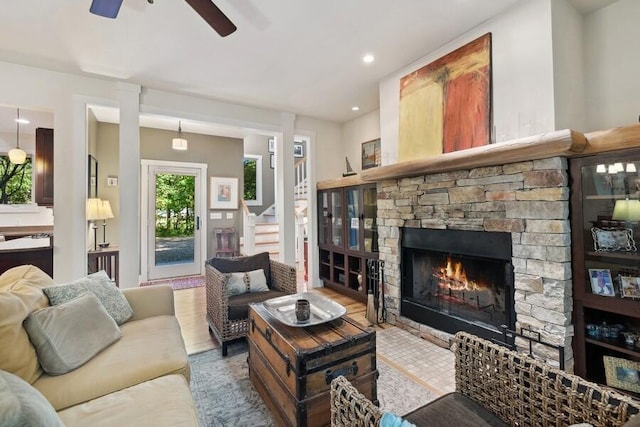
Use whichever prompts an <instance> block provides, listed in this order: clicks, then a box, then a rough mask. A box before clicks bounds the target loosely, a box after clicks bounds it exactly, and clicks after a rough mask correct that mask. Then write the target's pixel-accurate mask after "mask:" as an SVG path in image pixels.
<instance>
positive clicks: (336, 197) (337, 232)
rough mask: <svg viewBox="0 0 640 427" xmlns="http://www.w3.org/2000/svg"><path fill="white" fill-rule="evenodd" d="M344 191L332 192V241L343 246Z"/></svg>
mask: <svg viewBox="0 0 640 427" xmlns="http://www.w3.org/2000/svg"><path fill="white" fill-rule="evenodd" d="M342 235H343V225H342V191H332V192H331V243H333V244H334V245H335V246H342Z"/></svg>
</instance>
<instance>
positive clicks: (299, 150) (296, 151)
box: [293, 142, 304, 157]
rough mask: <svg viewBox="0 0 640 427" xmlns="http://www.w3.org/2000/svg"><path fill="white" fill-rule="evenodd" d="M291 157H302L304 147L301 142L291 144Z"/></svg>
mask: <svg viewBox="0 0 640 427" xmlns="http://www.w3.org/2000/svg"><path fill="white" fill-rule="evenodd" d="M293 157H304V147H303V145H302V142H294V143H293Z"/></svg>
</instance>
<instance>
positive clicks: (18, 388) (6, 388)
mask: <svg viewBox="0 0 640 427" xmlns="http://www.w3.org/2000/svg"><path fill="white" fill-rule="evenodd" d="M23 426H43V427H62V426H64V424H63V423H62V420H61V419H60V417H59V416H58V414H57V413H56V411H55V409H53V406H51V404H50V403H49V401H47V399H45V397H44V396H43V395H42V393H40V392H39V391H38V390H37V389H36V388H35V387H32V386H30V385H29V383H27V382H26V381H24V380H23V379H22V378H20V377H18V376H16V375H13V374H11V373H9V372H5V371H0V427H23Z"/></svg>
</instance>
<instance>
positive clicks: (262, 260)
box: [207, 252, 271, 288]
mask: <svg viewBox="0 0 640 427" xmlns="http://www.w3.org/2000/svg"><path fill="white" fill-rule="evenodd" d="M207 263H209V264H210V265H211V266H212V267H213V268H215V269H216V270H218V271H220V272H221V273H244V272H245V271H254V270H260V269H262V270H264V275H265V277H266V278H267V286H269V288H271V264H270V263H269V252H261V253H259V254H255V255H250V256H241V257H236V258H216V257H213V258H211V259H209V260H208V261H207Z"/></svg>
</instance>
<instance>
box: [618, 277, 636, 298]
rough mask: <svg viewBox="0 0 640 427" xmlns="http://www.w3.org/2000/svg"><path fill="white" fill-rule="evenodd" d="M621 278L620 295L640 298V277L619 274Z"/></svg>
mask: <svg viewBox="0 0 640 427" xmlns="http://www.w3.org/2000/svg"><path fill="white" fill-rule="evenodd" d="M618 277H619V278H620V296H621V297H622V298H640V277H635V276H622V275H620V276H618Z"/></svg>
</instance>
